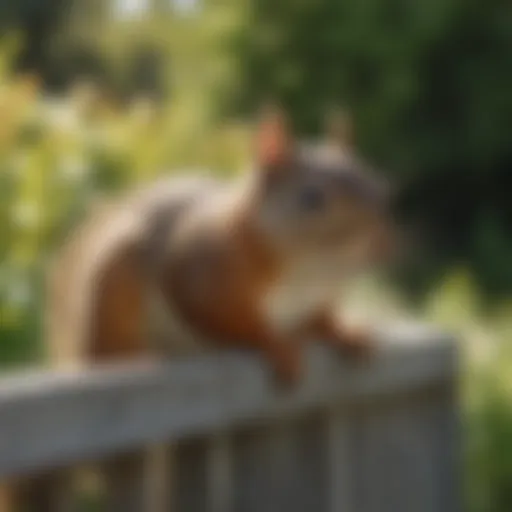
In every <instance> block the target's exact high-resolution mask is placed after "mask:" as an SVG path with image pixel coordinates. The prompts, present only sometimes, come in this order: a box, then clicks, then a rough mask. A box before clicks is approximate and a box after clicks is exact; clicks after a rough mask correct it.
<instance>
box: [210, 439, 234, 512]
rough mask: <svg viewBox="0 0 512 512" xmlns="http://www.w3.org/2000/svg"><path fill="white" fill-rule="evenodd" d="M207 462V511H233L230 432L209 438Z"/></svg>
mask: <svg viewBox="0 0 512 512" xmlns="http://www.w3.org/2000/svg"><path fill="white" fill-rule="evenodd" d="M206 464H207V468H206V479H207V482H206V484H207V496H208V497H207V499H208V508H207V512H231V510H232V499H233V488H232V470H233V468H232V456H231V443H230V439H229V436H228V434H226V433H222V434H215V435H214V436H212V438H211V439H210V440H209V443H208V447H207V454H206Z"/></svg>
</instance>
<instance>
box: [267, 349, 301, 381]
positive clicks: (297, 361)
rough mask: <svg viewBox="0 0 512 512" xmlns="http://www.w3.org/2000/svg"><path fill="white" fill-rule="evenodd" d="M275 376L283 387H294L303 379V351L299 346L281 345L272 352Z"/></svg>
mask: <svg viewBox="0 0 512 512" xmlns="http://www.w3.org/2000/svg"><path fill="white" fill-rule="evenodd" d="M270 357H271V359H272V361H271V362H272V364H273V369H274V378H275V380H276V383H277V385H278V386H279V387H281V388H293V387H295V386H296V385H297V384H298V383H299V382H300V380H301V377H302V374H303V364H302V357H301V351H300V350H299V348H298V347H297V346H289V345H285V346H281V347H279V348H278V349H275V350H274V351H273V353H272V354H271V356H270Z"/></svg>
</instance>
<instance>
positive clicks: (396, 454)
mask: <svg viewBox="0 0 512 512" xmlns="http://www.w3.org/2000/svg"><path fill="white" fill-rule="evenodd" d="M378 337H379V347H380V348H379V350H378V354H377V356H376V357H375V359H374V360H373V361H371V362H369V363H365V364H364V365H354V364H350V363H348V362H342V361H340V360H339V359H338V358H337V357H333V354H332V352H330V351H329V350H328V349H327V348H323V347H320V346H311V347H310V349H309V351H310V352H309V354H308V356H307V360H308V368H307V374H306V376H305V378H304V381H303V383H302V384H301V385H300V386H299V387H298V388H297V389H296V390H294V391H291V392H285V391H279V390H276V389H275V388H274V386H273V385H272V382H271V380H270V379H269V375H268V369H267V368H266V367H265V366H264V365H263V364H262V363H261V361H259V360H258V359H257V358H255V357H251V356H248V355H243V354H233V353H227V354H219V355H214V356H211V355H209V356H206V357H204V358H201V359H194V360H190V361H180V362H175V363H171V364H168V365H162V366H157V365H155V366H151V365H144V364H140V365H138V366H129V367H126V366H119V367H115V368H112V367H111V368H97V369H92V370H86V371H83V372H80V373H73V374H71V373H60V374H55V373H40V374H34V373H28V374H22V375H20V374H17V375H13V376H8V377H4V378H2V379H0V479H2V478H8V477H12V476H16V475H23V474H26V473H29V472H30V473H33V472H34V471H36V470H38V469H42V468H46V469H48V468H60V467H63V466H65V467H71V466H74V465H77V464H79V463H82V462H84V461H89V460H97V459H101V458H105V457H110V456H113V455H115V454H118V453H122V452H124V451H128V450H133V449H137V448H141V447H143V446H147V445H151V444H155V443H168V444H169V445H170V446H172V447H173V448H172V449H171V450H170V452H169V457H170V460H172V468H173V472H172V474H173V478H172V481H171V482H167V484H168V486H169V489H170V490H172V497H173V504H174V506H173V508H172V510H174V511H179V512H200V511H201V512H252V511H254V512H274V511H275V512H288V511H293V512H457V511H459V510H460V507H461V504H460V496H459V490H460V488H459V487H460V485H459V484H460V482H459V475H460V472H459V447H458V443H459V434H458V427H457V425H458V418H457V414H458V406H457V396H456V377H457V355H456V347H455V343H454V342H453V340H451V339H450V338H449V337H448V336H444V335H442V334H439V333H435V332H432V331H430V330H428V329H423V328H420V327H417V326H416V327H410V326H404V327H396V328H394V329H392V330H390V331H389V332H382V333H381V334H379V336H378ZM136 484H137V482H133V489H136ZM135 500H136V498H134V497H133V496H132V497H130V500H129V503H130V506H129V507H128V508H129V509H130V510H134V511H138V512H141V511H145V510H147V509H144V508H143V506H142V505H140V506H138V505H135ZM128 508H126V510H128ZM115 512H118V511H117V510H116V511H115ZM119 512H121V511H119ZM123 512H124V510H123Z"/></svg>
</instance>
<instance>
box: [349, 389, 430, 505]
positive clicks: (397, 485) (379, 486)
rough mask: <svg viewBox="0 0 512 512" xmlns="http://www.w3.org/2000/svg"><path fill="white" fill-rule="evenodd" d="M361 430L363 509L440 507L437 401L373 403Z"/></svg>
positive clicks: (360, 495) (360, 501)
mask: <svg viewBox="0 0 512 512" xmlns="http://www.w3.org/2000/svg"><path fill="white" fill-rule="evenodd" d="M373 407H375V408H376V410H375V411H371V412H370V411H368V412H367V415H366V416H365V418H364V422H363V424H362V432H361V444H360V449H361V454H360V461H358V464H359V465H360V466H359V467H360V469H361V471H359V472H357V473H358V475H357V476H358V482H357V489H358V494H357V510H358V511H360V512H396V511H397V510H404V511H405V510H407V511H411V512H412V511H414V512H438V508H437V503H436V492H437V478H436V471H437V470H438V468H437V467H436V456H435V451H436V446H435V440H434V436H433V434H434V431H435V417H434V414H433V413H434V411H435V402H434V404H433V403H432V402H431V401H430V399H429V400H428V401H424V399H423V398H422V399H420V400H419V401H413V400H408V401H407V403H400V404H387V405H386V406H385V408H384V409H383V408H382V405H381V404H374V406H373Z"/></svg>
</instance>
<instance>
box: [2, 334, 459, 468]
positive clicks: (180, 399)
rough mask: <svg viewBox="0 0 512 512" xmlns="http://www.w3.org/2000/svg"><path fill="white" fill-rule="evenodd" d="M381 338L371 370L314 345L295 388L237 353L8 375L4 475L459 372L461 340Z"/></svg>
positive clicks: (410, 387)
mask: <svg viewBox="0 0 512 512" xmlns="http://www.w3.org/2000/svg"><path fill="white" fill-rule="evenodd" d="M380 342H381V343H380V347H381V348H380V353H379V354H378V355H377V356H376V358H375V360H374V361H373V362H371V363H370V364H368V365H367V366H366V367H364V368H363V367H360V366H354V365H351V364H350V363H347V362H342V361H340V360H339V359H338V358H335V357H333V356H332V352H330V351H329V350H327V349H325V348H323V347H319V346H314V347H311V348H310V354H309V355H308V357H307V360H308V368H307V372H306V376H305V379H304V381H303V382H302V383H301V385H300V386H299V387H298V389H296V390H295V391H293V392H289V393H288V392H283V391H278V390H276V389H275V387H274V386H273V382H272V379H270V378H269V369H268V367H267V366H266V365H264V364H263V362H262V361H261V360H260V359H259V358H256V357H249V356H244V355H240V354H232V353H227V354H223V355H213V356H205V357H204V358H200V359H195V360H190V361H179V362H174V363H172V364H169V365H161V366H160V365H159V366H157V365H155V366H151V365H147V366H144V365H142V364H141V365H135V366H134V365H131V366H127V367H126V366H118V367H110V368H98V369H94V370H88V371H83V372H80V373H76V374H70V373H68V374H66V373H60V374H57V375H55V374H47V373H41V374H25V375H17V376H14V377H6V378H2V379H0V477H1V476H4V475H10V474H18V473H22V472H26V471H31V470H33V469H37V468H39V467H48V466H56V465H60V464H72V463H74V462H76V461H80V460H82V459H94V458H96V457H101V456H105V455H109V454H115V453H119V452H121V451H123V450H127V449H133V448H134V447H135V446H141V445H142V444H145V443H154V442H159V441H161V440H162V439H170V438H172V439H175V440H179V439H181V438H183V437H188V436H191V435H200V434H204V433H208V432H210V431H211V430H212V429H226V428H231V427H235V426H237V425H240V424H244V423H247V422H250V421H252V420H256V419H262V418H271V417H276V416H280V417H282V416H286V415H288V414H292V413H295V412H304V411H307V410H308V409H312V408H315V407H319V406H324V405H328V404H332V403H337V402H340V401H348V402H358V401H360V400H361V399H364V398H367V397H371V396H376V395H381V394H395V393H404V392H405V393H409V392H413V391H414V390H415V389H421V388H423V387H425V386H430V385H434V384H436V383H437V382H439V381H442V380H443V379H449V378H451V377H452V375H453V373H454V366H455V365H454V361H455V359H456V358H455V351H454V344H453V343H452V342H451V340H450V339H449V338H448V337H446V336H443V335H439V334H436V333H432V332H429V331H422V330H415V329H411V330H409V331H407V330H403V331H400V330H393V331H390V332H388V333H382V334H381V335H380ZM34 418H36V420H34Z"/></svg>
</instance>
